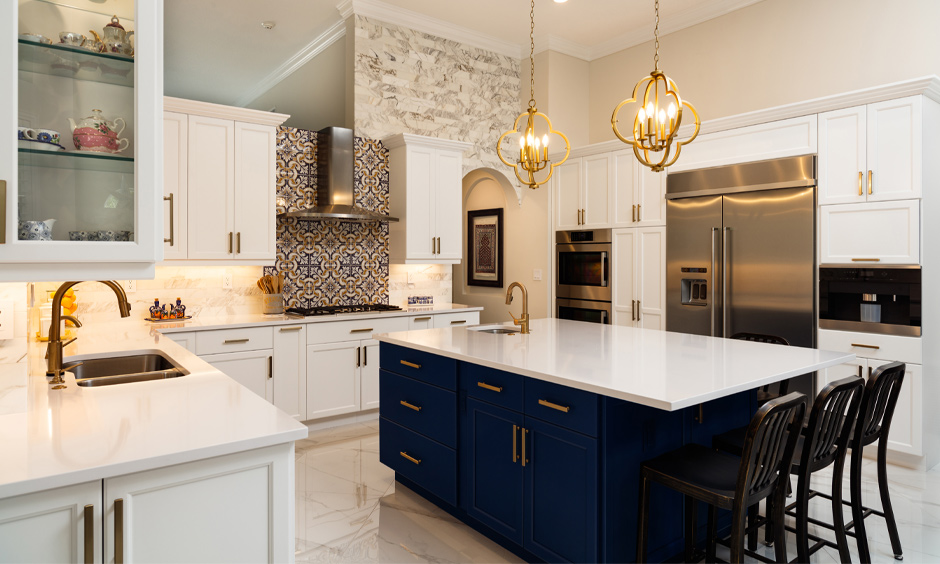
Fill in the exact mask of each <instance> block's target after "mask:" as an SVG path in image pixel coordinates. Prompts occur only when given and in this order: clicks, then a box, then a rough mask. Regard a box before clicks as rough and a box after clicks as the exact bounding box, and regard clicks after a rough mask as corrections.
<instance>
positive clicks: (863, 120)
mask: <svg viewBox="0 0 940 564" xmlns="http://www.w3.org/2000/svg"><path fill="white" fill-rule="evenodd" d="M818 134H819V161H818V162H819V165H818V168H819V170H818V179H819V204H820V205H828V204H847V203H856V202H877V201H887V200H898V199H906V198H920V196H921V184H922V172H921V171H922V167H923V98H922V97H921V96H909V97H906V98H899V99H896V100H887V101H884V102H877V103H874V104H868V105H865V106H856V107H852V108H845V109H840V110H834V111H831V112H824V113H821V114H819V128H818Z"/></svg>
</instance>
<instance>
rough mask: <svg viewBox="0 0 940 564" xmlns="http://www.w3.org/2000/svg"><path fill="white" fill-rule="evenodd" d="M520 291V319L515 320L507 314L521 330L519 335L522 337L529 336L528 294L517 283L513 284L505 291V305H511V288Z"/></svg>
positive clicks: (511, 315) (510, 313)
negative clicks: (519, 289)
mask: <svg viewBox="0 0 940 564" xmlns="http://www.w3.org/2000/svg"><path fill="white" fill-rule="evenodd" d="M516 287H518V288H521V289H522V317H520V318H519V319H516V316H515V315H513V314H512V312H511V311H510V312H509V316H510V317H512V322H513V323H514V324H516V325H518V326H519V327H521V328H522V331H521V333H522V334H523V335H528V334H529V292H528V291H527V290H526V289H525V286H523V285H522V284H521V283H519V282H513V283H512V284H510V285H509V289H507V290H506V305H509V304H511V303H512V290H513V288H516Z"/></svg>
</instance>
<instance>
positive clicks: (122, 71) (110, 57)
mask: <svg viewBox="0 0 940 564" xmlns="http://www.w3.org/2000/svg"><path fill="white" fill-rule="evenodd" d="M19 68H20V71H28V72H34V73H39V74H47V75H52V76H62V77H66V78H73V79H75V80H85V81H88V82H101V83H104V84H116V85H118V86H127V87H128V88H133V87H134V59H132V58H130V57H123V56H121V55H115V54H112V53H94V52H92V51H88V50H87V49H82V48H81V47H69V46H66V45H56V44H52V45H47V44H44V43H36V42H34V41H27V40H25V39H20V40H19Z"/></svg>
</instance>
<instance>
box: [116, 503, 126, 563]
mask: <svg viewBox="0 0 940 564" xmlns="http://www.w3.org/2000/svg"><path fill="white" fill-rule="evenodd" d="M114 564H124V499H122V498H118V499H115V500H114Z"/></svg>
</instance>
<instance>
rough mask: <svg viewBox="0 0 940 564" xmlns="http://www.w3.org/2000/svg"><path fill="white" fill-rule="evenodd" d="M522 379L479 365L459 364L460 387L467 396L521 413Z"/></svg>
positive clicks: (518, 376) (509, 373)
mask: <svg viewBox="0 0 940 564" xmlns="http://www.w3.org/2000/svg"><path fill="white" fill-rule="evenodd" d="M522 382H523V377H522V376H520V375H518V374H513V373H512V372H504V371H502V370H496V369H494V368H488V367H486V366H480V365H479V364H471V363H469V362H461V363H460V387H461V389H463V390H466V392H467V395H468V396H471V397H475V398H478V399H481V400H483V401H486V402H489V403H492V404H494V405H498V406H500V407H505V408H506V409H512V410H513V411H518V412H520V413H521V412H522V398H523V393H522Z"/></svg>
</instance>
